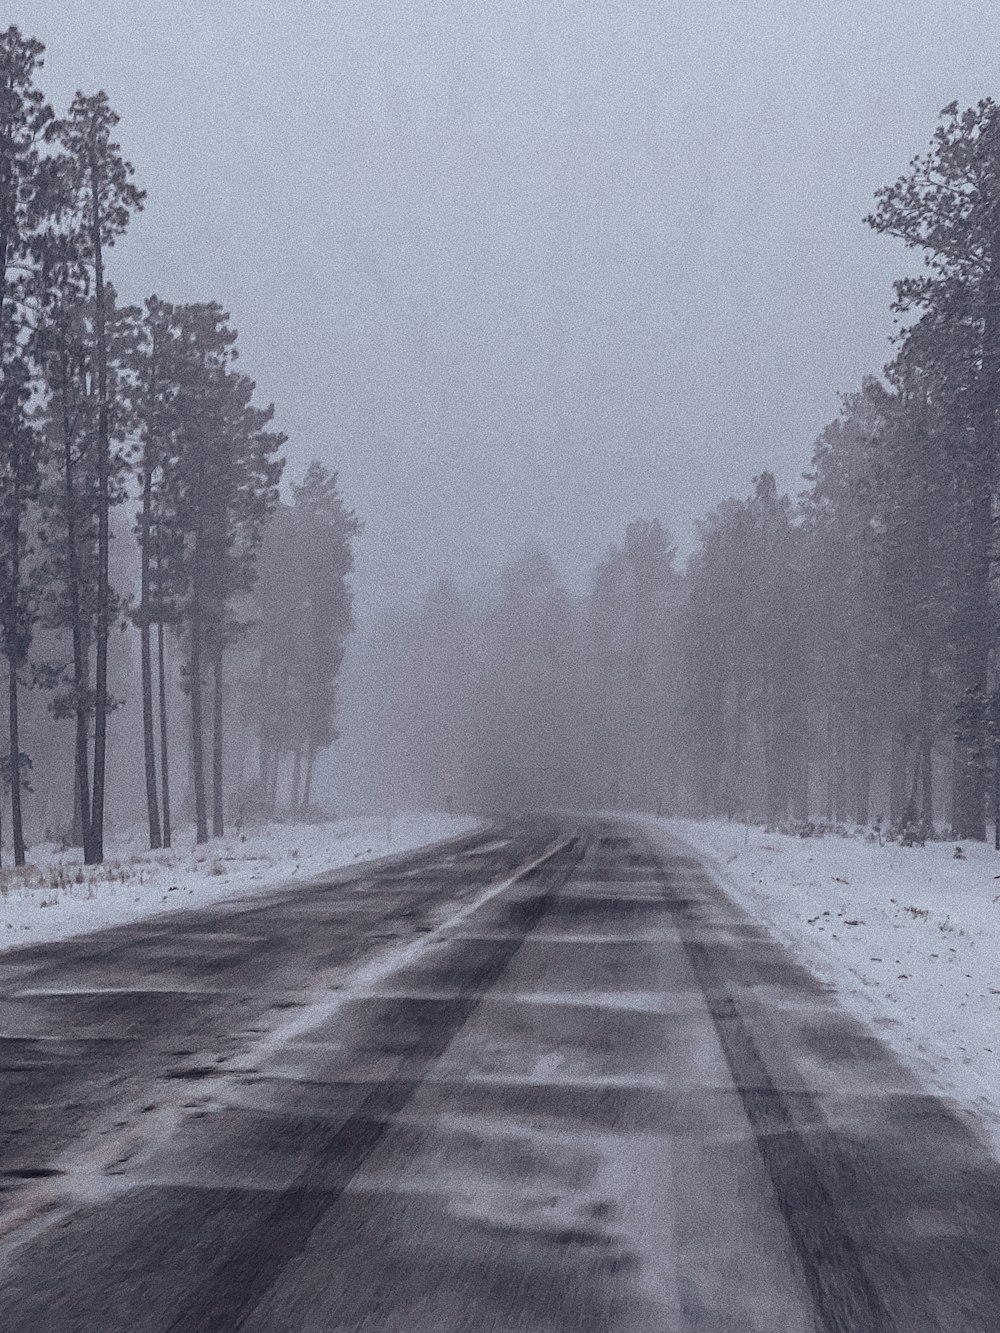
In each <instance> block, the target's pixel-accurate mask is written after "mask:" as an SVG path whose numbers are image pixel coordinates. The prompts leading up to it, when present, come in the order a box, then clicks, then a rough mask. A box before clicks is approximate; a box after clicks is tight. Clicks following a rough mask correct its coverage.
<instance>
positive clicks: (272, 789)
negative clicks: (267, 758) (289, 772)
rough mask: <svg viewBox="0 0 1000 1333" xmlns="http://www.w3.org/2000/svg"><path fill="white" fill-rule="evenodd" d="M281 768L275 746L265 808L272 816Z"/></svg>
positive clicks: (275, 806)
mask: <svg viewBox="0 0 1000 1333" xmlns="http://www.w3.org/2000/svg"><path fill="white" fill-rule="evenodd" d="M280 768H281V751H280V750H279V749H278V747H277V746H275V747H274V753H273V756H272V758H271V775H270V778H269V780H268V791H267V808H268V810H269V811H270V813H271V814H272V815H273V814H274V812H275V810H276V809H277V808H278V771H279V769H280Z"/></svg>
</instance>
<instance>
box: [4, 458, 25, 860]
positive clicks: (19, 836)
mask: <svg viewBox="0 0 1000 1333" xmlns="http://www.w3.org/2000/svg"><path fill="white" fill-rule="evenodd" d="M15 471H16V468H15ZM13 492H14V493H13V495H12V496H11V510H12V515H13V517H12V522H11V525H10V533H9V541H10V557H9V558H10V582H11V587H10V592H11V598H12V606H11V618H12V624H11V625H9V626H8V630H9V639H8V644H7V648H8V653H7V681H8V688H7V699H8V708H7V717H8V724H9V727H8V734H9V737H10V829H11V838H12V840H13V843H14V864H15V865H16V866H23V865H24V824H23V822H22V817H21V732H20V727H19V725H18V711H17V684H18V682H17V669H18V667H19V666H20V662H21V656H22V651H23V645H22V642H21V624H20V619H21V602H20V594H21V519H20V514H21V495H22V492H21V485H20V477H19V475H18V476H15V478H14V485H13Z"/></svg>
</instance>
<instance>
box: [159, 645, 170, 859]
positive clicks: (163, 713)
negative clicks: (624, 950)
mask: <svg viewBox="0 0 1000 1333" xmlns="http://www.w3.org/2000/svg"><path fill="white" fill-rule="evenodd" d="M165 638H166V634H165V632H164V628H163V621H162V620H160V621H159V623H158V624H157V627H156V648H157V657H158V659H159V662H158V666H159V673H158V674H159V686H160V790H161V794H162V798H163V845H164V847H169V846H170V760H169V753H170V747H169V745H168V743H167V741H168V737H169V734H170V733H169V728H168V726H167V660H166V644H165V643H164V639H165Z"/></svg>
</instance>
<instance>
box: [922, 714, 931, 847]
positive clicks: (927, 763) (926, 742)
mask: <svg viewBox="0 0 1000 1333" xmlns="http://www.w3.org/2000/svg"><path fill="white" fill-rule="evenodd" d="M920 822H921V824H923V826H924V828H926V829H932V828H933V827H934V764H933V753H932V745H931V738H930V736H928V735H925V736H923V737H922V738H921V742H920Z"/></svg>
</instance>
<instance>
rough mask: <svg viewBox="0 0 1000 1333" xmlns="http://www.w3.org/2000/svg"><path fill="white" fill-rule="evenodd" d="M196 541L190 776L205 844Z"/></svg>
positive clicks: (198, 836)
mask: <svg viewBox="0 0 1000 1333" xmlns="http://www.w3.org/2000/svg"><path fill="white" fill-rule="evenodd" d="M197 546H198V539H197V538H196V539H195V573H194V587H193V592H192V598H191V660H190V679H189V681H188V685H189V688H190V691H191V775H192V779H193V782H194V817H195V841H196V842H199V843H201V842H208V815H207V810H206V806H205V749H204V737H203V732H202V707H201V684H202V681H201V667H202V663H201V650H202V644H201V636H202V629H201V589H200V586H199V584H200V574H199V569H198V560H199V553H198V550H197Z"/></svg>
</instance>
